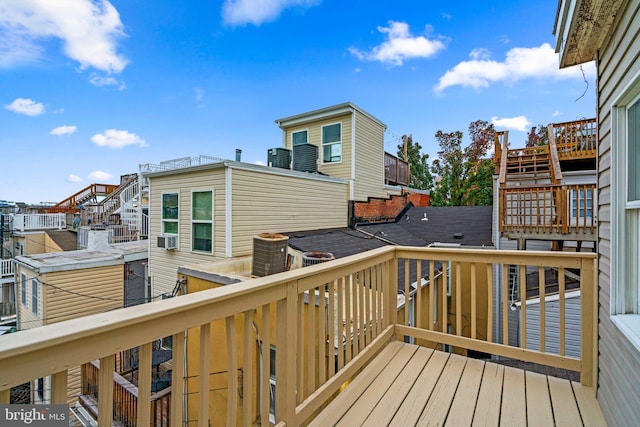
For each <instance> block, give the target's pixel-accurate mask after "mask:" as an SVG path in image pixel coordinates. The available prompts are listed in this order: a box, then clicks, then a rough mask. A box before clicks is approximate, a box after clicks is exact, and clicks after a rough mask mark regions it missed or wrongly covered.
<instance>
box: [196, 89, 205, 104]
mask: <svg viewBox="0 0 640 427" xmlns="http://www.w3.org/2000/svg"><path fill="white" fill-rule="evenodd" d="M193 93H194V96H195V99H196V101H197V102H201V101H203V100H204V93H205V92H204V89H202V88H200V87H197V88H195V89H193Z"/></svg>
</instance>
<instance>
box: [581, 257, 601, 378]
mask: <svg viewBox="0 0 640 427" xmlns="http://www.w3.org/2000/svg"><path fill="white" fill-rule="evenodd" d="M596 262H597V260H596V259H582V267H581V269H580V313H581V314H580V359H581V362H582V367H581V370H580V382H581V383H582V385H585V386H588V387H593V389H594V390H595V388H596V387H595V386H596V385H597V375H598V356H597V355H598V348H597V345H598V344H597V343H598V298H597V294H596V291H597V289H596V284H597V280H596V274H597V269H596V268H595V265H596Z"/></svg>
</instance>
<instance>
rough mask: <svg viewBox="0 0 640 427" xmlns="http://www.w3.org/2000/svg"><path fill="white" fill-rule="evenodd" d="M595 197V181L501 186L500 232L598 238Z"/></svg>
mask: <svg viewBox="0 0 640 427" xmlns="http://www.w3.org/2000/svg"><path fill="white" fill-rule="evenodd" d="M595 196H596V185H595V184H582V185H541V186H531V187H503V188H500V197H499V203H500V205H499V210H500V218H499V221H500V222H499V227H500V231H501V232H503V233H515V234H518V233H520V234H530V235H531V234H533V235H535V234H538V235H542V234H559V235H568V234H575V235H576V236H585V235H586V236H592V237H593V238H594V239H595V235H596V227H597V224H596V210H595V209H596V206H597V203H596V200H595V199H594V198H595Z"/></svg>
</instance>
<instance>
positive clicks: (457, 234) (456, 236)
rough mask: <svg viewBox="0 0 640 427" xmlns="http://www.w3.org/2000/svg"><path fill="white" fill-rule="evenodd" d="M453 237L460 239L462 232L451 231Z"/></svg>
mask: <svg viewBox="0 0 640 427" xmlns="http://www.w3.org/2000/svg"><path fill="white" fill-rule="evenodd" d="M453 238H454V239H462V233H453Z"/></svg>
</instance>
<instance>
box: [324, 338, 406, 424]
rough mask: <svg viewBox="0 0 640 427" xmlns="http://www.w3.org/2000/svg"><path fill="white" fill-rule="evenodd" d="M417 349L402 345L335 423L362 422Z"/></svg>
mask: <svg viewBox="0 0 640 427" xmlns="http://www.w3.org/2000/svg"><path fill="white" fill-rule="evenodd" d="M417 349H418V347H417V346H403V347H402V348H401V349H400V351H398V352H397V353H396V355H395V356H394V357H393V359H391V360H390V361H389V363H387V365H386V366H385V368H384V370H383V371H382V372H381V373H380V374H379V375H378V376H377V377H376V379H375V380H374V381H373V382H372V383H371V384H370V385H369V387H367V389H366V390H365V392H364V393H363V394H362V396H361V397H360V398H359V399H358V400H357V401H356V402H355V403H354V404H353V405H351V407H350V408H349V410H348V411H347V412H346V413H345V414H344V416H343V417H342V419H341V420H340V422H338V424H336V425H337V426H340V427H349V426H352V425H359V424H362V423H363V422H364V420H365V419H366V418H367V416H368V415H369V414H370V413H371V411H372V410H373V408H375V406H376V405H377V403H378V401H379V400H380V399H381V398H382V396H384V394H385V392H386V391H387V390H389V387H391V385H392V384H393V382H394V380H395V379H396V378H397V377H398V374H400V372H401V371H402V370H403V369H404V368H405V367H406V366H407V365H408V364H409V362H410V360H411V358H412V356H413V355H414V353H415V352H416V350H417Z"/></svg>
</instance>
